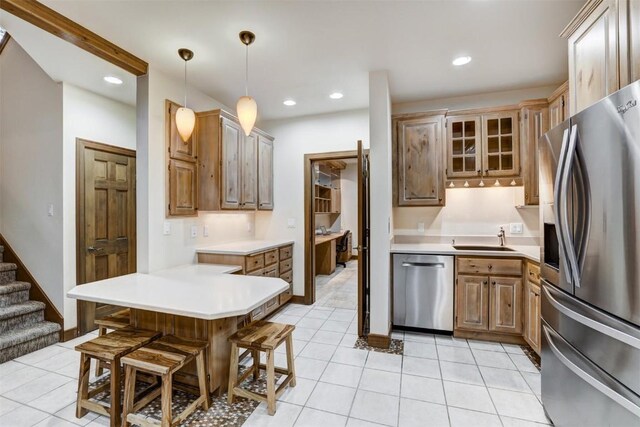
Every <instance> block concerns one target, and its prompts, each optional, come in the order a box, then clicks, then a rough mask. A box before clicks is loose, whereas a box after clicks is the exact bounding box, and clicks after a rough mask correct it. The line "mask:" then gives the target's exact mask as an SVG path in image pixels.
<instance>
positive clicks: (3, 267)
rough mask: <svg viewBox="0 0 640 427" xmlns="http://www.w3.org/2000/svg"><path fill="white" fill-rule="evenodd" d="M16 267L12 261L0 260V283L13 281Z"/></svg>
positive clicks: (4, 283)
mask: <svg viewBox="0 0 640 427" xmlns="http://www.w3.org/2000/svg"><path fill="white" fill-rule="evenodd" d="M17 268H18V266H17V265H15V264H14V263H12V262H0V285H6V284H7V283H11V282H15V281H16V269H17Z"/></svg>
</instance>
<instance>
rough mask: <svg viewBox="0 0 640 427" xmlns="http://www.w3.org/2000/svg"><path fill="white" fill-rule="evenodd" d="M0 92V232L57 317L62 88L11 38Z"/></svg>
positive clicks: (0, 64)
mask: <svg viewBox="0 0 640 427" xmlns="http://www.w3.org/2000/svg"><path fill="white" fill-rule="evenodd" d="M0 88H1V96H0V164H1V167H0V170H1V176H0V212H1V215H0V217H1V218H2V220H1V224H0V230H1V231H2V234H3V235H4V237H5V238H6V239H7V241H8V242H9V244H11V246H12V247H13V249H15V251H16V252H17V254H18V256H19V257H20V259H21V260H22V261H23V262H24V263H25V265H26V267H27V268H28V269H29V271H30V272H31V274H33V276H34V278H35V279H36V280H37V281H38V283H39V284H40V285H41V286H42V288H43V290H44V292H46V294H47V295H48V296H49V298H50V299H51V301H52V302H53V304H54V305H55V307H56V308H57V309H58V311H59V312H60V313H62V312H63V305H64V303H63V295H62V283H63V251H62V246H63V225H62V224H63V217H62V213H63V194H62V181H63V178H62V85H60V84H57V83H55V82H54V81H53V80H51V79H50V78H49V76H47V75H46V74H45V73H44V72H43V71H42V70H41V69H40V67H39V66H38V65H37V64H36V63H35V62H34V61H33V60H32V59H31V58H30V57H29V55H27V53H26V52H25V51H24V50H23V49H22V48H21V47H20V46H19V45H18V44H17V43H16V42H15V41H14V40H13V39H11V40H9V43H8V45H7V46H6V47H5V49H4V51H3V52H2V55H1V56H0ZM50 203H51V204H53V209H54V215H53V216H48V215H47V206H48V204H50Z"/></svg>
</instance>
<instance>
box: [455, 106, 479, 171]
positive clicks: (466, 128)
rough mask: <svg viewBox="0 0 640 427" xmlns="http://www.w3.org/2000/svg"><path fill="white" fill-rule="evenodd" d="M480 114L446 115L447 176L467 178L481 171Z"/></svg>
mask: <svg viewBox="0 0 640 427" xmlns="http://www.w3.org/2000/svg"><path fill="white" fill-rule="evenodd" d="M480 129H481V120H480V116H450V117H447V177H448V178H468V177H474V176H479V175H480V174H481V172H482V170H481V169H482V157H481V151H482V150H481V148H480V147H481V144H482V140H481V138H480V133H481V132H480Z"/></svg>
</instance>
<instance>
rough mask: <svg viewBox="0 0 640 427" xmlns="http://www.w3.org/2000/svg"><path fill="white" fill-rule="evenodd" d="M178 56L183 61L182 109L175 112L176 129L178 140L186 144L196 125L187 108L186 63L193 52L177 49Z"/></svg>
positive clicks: (193, 116)
mask: <svg viewBox="0 0 640 427" xmlns="http://www.w3.org/2000/svg"><path fill="white" fill-rule="evenodd" d="M178 55H179V56H180V58H182V59H183V60H184V107H180V108H178V111H177V112H176V127H177V128H178V133H179V134H180V138H182V140H183V141H184V142H187V141H188V140H189V138H191V134H192V133H193V128H194V127H195V125H196V115H195V113H194V112H193V110H192V109H190V108H187V62H188V61H190V60H191V58H193V52H192V51H190V50H189V49H178Z"/></svg>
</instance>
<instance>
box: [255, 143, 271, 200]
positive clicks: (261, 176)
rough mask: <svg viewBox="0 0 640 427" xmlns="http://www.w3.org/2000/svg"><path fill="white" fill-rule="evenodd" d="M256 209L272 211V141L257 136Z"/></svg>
mask: <svg viewBox="0 0 640 427" xmlns="http://www.w3.org/2000/svg"><path fill="white" fill-rule="evenodd" d="M258 209H262V210H271V209H273V140H272V139H270V138H267V137H265V136H262V135H260V136H258Z"/></svg>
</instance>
